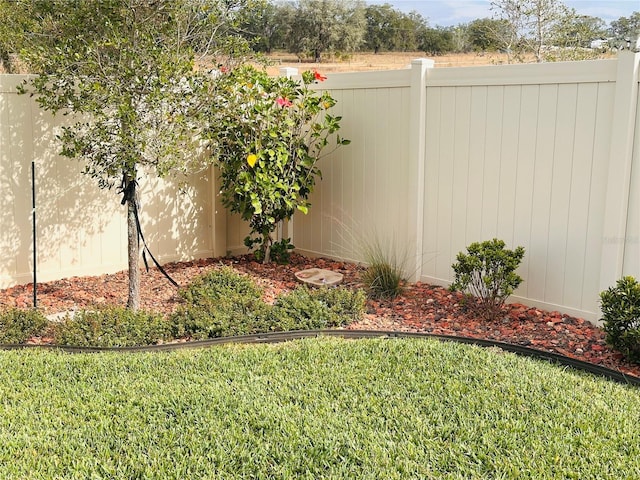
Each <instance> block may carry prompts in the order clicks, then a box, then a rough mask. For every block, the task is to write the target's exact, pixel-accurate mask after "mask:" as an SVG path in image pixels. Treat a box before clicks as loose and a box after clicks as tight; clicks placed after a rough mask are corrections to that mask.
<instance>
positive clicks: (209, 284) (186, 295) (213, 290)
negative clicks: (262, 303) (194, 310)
mask: <svg viewBox="0 0 640 480" xmlns="http://www.w3.org/2000/svg"><path fill="white" fill-rule="evenodd" d="M180 296H181V297H182V299H183V300H185V302H186V303H187V304H189V305H201V304H207V305H208V304H209V303H210V302H212V301H217V300H219V299H223V298H229V297H230V296H240V297H247V298H254V299H260V298H262V290H261V289H260V287H258V286H257V285H256V284H255V282H254V281H253V280H252V279H251V278H249V277H248V276H246V275H241V274H239V273H238V272H237V271H235V270H234V269H233V268H231V267H227V266H224V267H221V268H219V269H216V270H212V271H210V272H208V273H206V274H204V275H202V276H200V277H198V278H196V279H195V280H194V281H193V282H192V283H191V284H190V285H189V286H188V287H186V288H185V289H183V290H181V291H180Z"/></svg>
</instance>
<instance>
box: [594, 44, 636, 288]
mask: <svg viewBox="0 0 640 480" xmlns="http://www.w3.org/2000/svg"><path fill="white" fill-rule="evenodd" d="M639 72H640V53H636V54H633V53H631V52H624V51H623V52H620V53H619V54H618V69H617V78H616V86H615V89H616V90H615V99H614V104H613V112H612V113H613V116H612V122H613V123H612V125H611V144H610V145H611V146H610V150H609V168H608V169H607V171H608V175H609V177H608V179H607V192H606V197H605V215H604V225H603V229H602V234H603V238H602V256H601V264H600V265H601V268H600V291H602V290H605V289H606V288H607V287H610V286H612V285H614V284H615V282H616V281H617V280H618V279H619V278H621V277H622V275H624V274H625V273H624V272H625V266H624V255H625V247H630V246H631V245H629V243H630V242H631V241H632V239H631V238H628V237H627V222H628V218H627V216H628V211H629V200H630V198H629V192H630V188H631V165H632V161H633V153H634V152H633V144H634V137H635V135H637V134H638V133H637V132H635V127H636V115H637V106H638V80H639V78H638V76H639ZM635 188H637V187H635ZM635 241H636V244H635V245H633V248H636V249H637V248H638V244H637V239H635ZM634 273H635V275H640V272H634Z"/></svg>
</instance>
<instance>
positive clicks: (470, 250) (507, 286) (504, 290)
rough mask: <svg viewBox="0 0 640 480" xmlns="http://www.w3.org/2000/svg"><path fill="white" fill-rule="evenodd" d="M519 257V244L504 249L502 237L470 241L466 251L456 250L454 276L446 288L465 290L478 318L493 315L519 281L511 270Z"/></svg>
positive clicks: (494, 315) (515, 265)
mask: <svg viewBox="0 0 640 480" xmlns="http://www.w3.org/2000/svg"><path fill="white" fill-rule="evenodd" d="M523 257H524V248H523V247H517V248H516V249H515V250H508V249H505V243H504V242H503V241H502V240H498V239H495V238H494V239H493V240H487V241H485V242H482V243H479V242H474V243H472V244H471V245H469V246H468V247H467V253H466V254H465V253H462V252H460V253H458V256H457V257H456V260H457V262H456V263H454V264H453V265H452V268H453V271H454V272H455V279H454V282H453V283H452V284H451V287H450V288H451V290H452V291H463V292H466V293H468V294H469V296H470V297H471V298H470V300H472V301H471V302H470V305H471V306H472V309H474V310H475V311H476V312H477V313H478V315H480V316H481V317H482V318H485V319H487V320H490V319H492V318H495V317H496V316H497V315H498V314H499V313H500V312H501V310H502V307H503V305H504V303H505V301H506V299H507V298H508V297H509V295H511V294H512V293H513V291H514V290H515V289H516V288H518V286H519V285H520V283H522V277H520V276H519V275H518V274H517V273H515V271H516V269H517V268H518V266H519V265H520V262H521V261H522V258H523Z"/></svg>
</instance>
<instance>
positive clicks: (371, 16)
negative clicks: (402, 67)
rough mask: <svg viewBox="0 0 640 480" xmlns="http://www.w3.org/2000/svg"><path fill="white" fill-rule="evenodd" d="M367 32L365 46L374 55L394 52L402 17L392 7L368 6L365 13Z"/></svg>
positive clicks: (386, 5)
mask: <svg viewBox="0 0 640 480" xmlns="http://www.w3.org/2000/svg"><path fill="white" fill-rule="evenodd" d="M364 17H365V21H366V24H367V31H366V33H365V36H364V46H366V48H367V49H368V50H372V51H373V52H374V53H378V52H379V51H381V50H393V48H394V38H395V36H396V33H397V29H398V27H399V25H398V20H399V18H400V15H399V13H398V11H397V10H395V9H394V8H393V7H392V6H391V5H389V4H388V3H385V4H384V5H367V7H366V8H365V11H364Z"/></svg>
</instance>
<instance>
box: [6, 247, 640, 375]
mask: <svg viewBox="0 0 640 480" xmlns="http://www.w3.org/2000/svg"><path fill="white" fill-rule="evenodd" d="M220 265H231V266H233V267H234V268H235V269H237V270H238V271H241V272H245V273H248V274H250V275H252V276H253V277H254V278H255V279H256V281H257V282H258V283H259V284H260V285H261V286H262V287H263V288H264V290H265V300H266V301H268V302H271V301H273V299H275V297H276V296H277V295H278V294H279V293H280V292H282V291H286V290H291V289H293V288H295V287H296V286H297V285H298V282H297V281H296V279H295V277H294V272H296V271H299V270H302V269H305V268H313V267H316V268H326V269H329V270H334V271H337V272H340V273H342V274H343V275H344V282H343V283H344V284H345V285H347V286H352V287H358V286H360V281H359V278H360V273H361V272H362V270H363V268H362V267H361V266H359V265H356V264H352V263H344V262H338V261H334V260H328V259H322V258H320V259H310V258H306V257H302V256H300V255H296V254H293V255H292V261H291V263H290V264H288V265H275V264H270V265H262V264H261V263H258V262H255V261H254V260H253V257H252V256H248V255H247V256H241V257H234V258H218V259H203V260H196V261H193V262H178V263H170V264H167V265H165V269H166V271H167V272H168V273H169V275H171V277H172V278H173V279H174V280H176V281H177V282H178V284H179V285H181V286H186V285H188V284H189V283H190V282H191V281H192V280H193V279H194V278H195V277H196V276H198V275H201V274H203V273H205V272H207V271H208V270H211V269H213V268H216V267H217V266H220ZM37 293H38V307H39V308H41V309H42V310H43V312H44V313H45V314H52V313H58V312H65V311H72V310H76V309H81V308H84V307H91V306H95V305H101V304H102V305H107V304H109V305H125V304H126V301H127V273H126V271H122V272H118V273H115V274H109V275H100V276H96V277H72V278H66V279H63V280H56V281H52V282H47V283H42V284H39V285H38V291H37ZM141 293H142V295H141V297H142V298H141V308H142V309H145V310H154V311H158V312H162V313H165V314H167V313H170V312H171V311H173V310H174V309H175V308H176V307H177V305H178V304H179V303H180V298H179V297H178V295H177V289H176V288H175V287H173V286H172V285H171V284H170V283H169V282H168V281H167V280H166V279H165V278H164V277H163V276H162V274H161V273H160V272H159V271H158V270H156V269H151V270H150V271H149V272H144V273H143V274H142V282H141ZM463 298H464V297H463V296H462V295H461V294H459V293H452V292H450V291H449V290H448V289H446V288H443V287H438V286H433V285H427V284H424V283H420V282H418V283H416V284H411V285H408V288H407V289H406V291H405V293H404V294H402V295H401V296H400V297H398V298H396V299H395V300H393V301H389V300H368V302H367V313H366V314H365V316H364V318H363V319H362V320H361V321H359V322H356V323H353V324H351V325H349V326H348V327H347V328H349V329H360V330H393V331H401V332H424V333H433V334H438V335H456V336H463V337H472V338H481V339H489V340H498V341H501V342H506V343H511V344H515V345H523V346H527V347H530V348H534V349H538V350H543V351H549V352H555V353H558V354H561V355H565V356H567V357H570V358H574V359H578V360H582V361H586V362H589V363H592V364H596V365H602V366H605V367H608V368H612V369H614V370H618V371H621V372H623V373H627V374H631V375H634V376H638V377H640V365H634V364H631V363H629V362H627V361H626V360H625V359H624V357H623V356H622V355H621V354H619V353H617V352H615V351H614V350H612V349H611V347H609V346H608V345H607V344H606V343H605V334H604V332H603V331H602V329H601V328H599V327H597V326H595V325H593V324H591V323H590V322H588V321H586V320H584V319H581V318H574V317H571V316H568V315H565V314H562V313H560V312H555V311H554V312H548V311H545V310H541V309H538V308H532V307H527V306H525V305H521V304H510V305H508V306H507V307H506V309H505V312H504V315H503V316H502V317H501V318H497V319H495V320H492V321H487V320H484V319H480V318H477V317H475V316H473V315H472V314H471V313H470V312H469V311H467V309H466V308H465V306H464V302H463ZM32 301H33V285H31V284H27V285H18V286H15V287H12V288H8V289H5V290H0V308H2V307H18V308H29V307H31V306H32Z"/></svg>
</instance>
